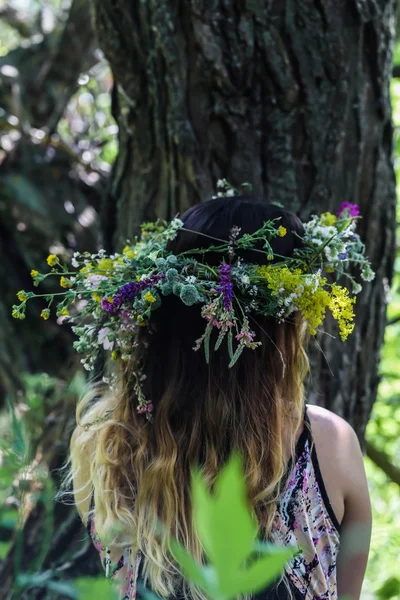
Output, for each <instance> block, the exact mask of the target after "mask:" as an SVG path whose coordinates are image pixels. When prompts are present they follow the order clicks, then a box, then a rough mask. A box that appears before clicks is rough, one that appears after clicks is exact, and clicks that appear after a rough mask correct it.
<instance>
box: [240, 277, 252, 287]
mask: <svg viewBox="0 0 400 600" xmlns="http://www.w3.org/2000/svg"><path fill="white" fill-rule="evenodd" d="M240 281H241V282H242V283H243V285H249V283H250V277H249V276H248V275H242V276H241V278H240Z"/></svg>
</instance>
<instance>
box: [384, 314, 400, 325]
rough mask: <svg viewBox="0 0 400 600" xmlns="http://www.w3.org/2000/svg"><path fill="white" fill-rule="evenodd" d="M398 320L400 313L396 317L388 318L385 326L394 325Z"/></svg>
mask: <svg viewBox="0 0 400 600" xmlns="http://www.w3.org/2000/svg"><path fill="white" fill-rule="evenodd" d="M399 321H400V315H398V316H397V317H393V319H389V321H388V322H387V323H386V327H389V325H395V324H396V323H398V322H399Z"/></svg>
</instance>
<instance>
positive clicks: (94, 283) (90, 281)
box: [86, 275, 108, 289]
mask: <svg viewBox="0 0 400 600" xmlns="http://www.w3.org/2000/svg"><path fill="white" fill-rule="evenodd" d="M107 279H108V277H106V276H105V275H91V276H90V277H88V278H87V279H86V285H87V287H88V288H89V289H90V288H91V289H95V288H97V287H98V286H99V285H100V283H101V282H102V281H107Z"/></svg>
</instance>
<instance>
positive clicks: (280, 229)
mask: <svg viewBox="0 0 400 600" xmlns="http://www.w3.org/2000/svg"><path fill="white" fill-rule="evenodd" d="M286 234H287V229H286V227H283V226H282V225H279V227H278V235H279V237H285V235H286Z"/></svg>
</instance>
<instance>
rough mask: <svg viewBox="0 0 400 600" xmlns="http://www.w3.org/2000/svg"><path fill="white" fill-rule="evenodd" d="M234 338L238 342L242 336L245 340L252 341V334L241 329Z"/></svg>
mask: <svg viewBox="0 0 400 600" xmlns="http://www.w3.org/2000/svg"><path fill="white" fill-rule="evenodd" d="M235 338H236V339H237V341H238V342H240V340H242V339H243V338H244V339H245V341H246V342H254V335H252V334H251V333H249V332H248V331H241V332H240V333H239V334H238V335H236V336H235Z"/></svg>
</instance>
